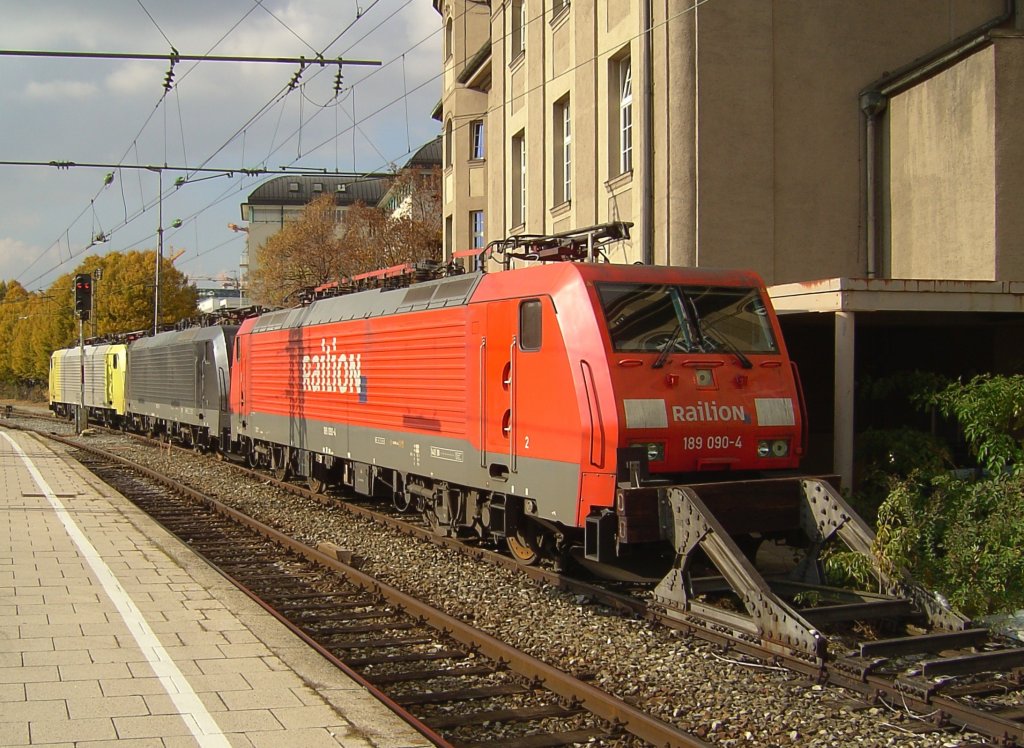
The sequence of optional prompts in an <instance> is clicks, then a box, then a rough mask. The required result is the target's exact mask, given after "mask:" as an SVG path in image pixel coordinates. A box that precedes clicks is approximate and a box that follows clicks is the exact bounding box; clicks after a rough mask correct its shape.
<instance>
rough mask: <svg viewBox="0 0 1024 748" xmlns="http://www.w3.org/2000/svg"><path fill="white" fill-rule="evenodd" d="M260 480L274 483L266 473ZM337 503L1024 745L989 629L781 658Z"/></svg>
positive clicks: (1012, 665) (868, 701) (360, 509)
mask: <svg viewBox="0 0 1024 748" xmlns="http://www.w3.org/2000/svg"><path fill="white" fill-rule="evenodd" d="M261 480H263V481H268V480H272V479H268V478H267V477H266V476H265V475H263V476H261ZM281 486H282V488H285V489H286V490H288V491H291V492H293V493H297V494H301V495H303V496H307V497H309V496H314V497H315V498H316V499H317V500H319V501H321V502H324V503H331V504H332V505H334V504H335V502H336V501H337V500H336V499H334V498H332V497H326V496H322V495H314V494H311V493H310V492H309V491H308V490H306V489H304V488H302V487H299V486H295V485H292V484H287V483H282V484H281ZM337 505H338V506H342V507H343V508H344V509H345V510H346V511H347V512H350V513H353V514H357V515H360V516H365V517H370V518H372V519H373V521H375V522H384V523H387V524H389V525H392V526H393V527H395V528H397V529H399V530H400V531H401V532H404V533H406V534H411V535H416V536H418V537H421V538H424V539H429V540H430V541H431V542H434V543H437V544H440V545H448V546H452V547H459V548H461V550H462V552H464V553H468V554H470V555H472V556H476V557H481V558H487V559H490V560H493V561H494V562H495V563H498V564H501V565H504V566H508V567H513V568H516V569H517V570H519V571H522V572H524V573H527V574H529V575H531V576H532V577H533V578H535V579H537V580H539V581H542V582H545V583H547V584H550V585H552V586H555V587H558V588H560V589H566V590H572V591H573V592H574V594H578V595H580V596H581V597H584V596H585V597H586V598H587V599H588V600H594V601H598V602H600V603H601V604H602V605H605V606H608V607H611V608H614V609H616V610H619V611H621V612H624V613H626V614H628V615H633V616H642V617H645V618H647V619H649V620H652V621H657V622H660V623H662V624H663V625H665V626H667V627H672V628H675V629H680V630H684V631H688V632H691V633H693V634H695V635H697V636H698V637H700V638H702V639H707V640H710V641H715V642H716V643H718V644H720V645H721V646H722V647H723V650H726V651H729V652H732V653H742V654H746V655H749V656H751V657H755V658H758V659H760V660H762V661H765V662H770V663H774V664H779V665H784V666H785V667H787V668H790V669H791V670H793V671H795V672H799V673H803V674H805V675H807V676H808V677H809V679H810V680H811V681H813V682H818V683H822V684H824V683H829V684H834V685H838V686H842V687H844V688H848V689H851V690H853V691H855V692H858V693H860V694H861V696H862V700H861V702H860V704H859V705H853V706H852V708H854V709H856V708H865V709H868V708H871V707H872V706H878V705H881V706H882V707H885V706H886V705H892V707H893V708H899V709H903V708H910V709H913V710H915V711H916V712H918V713H919V714H921V715H925V716H926V718H925V721H922V722H921V723H920V728H919V729H920V730H922V731H925V730H936V731H939V730H949V729H951V728H954V727H957V726H966V727H969V728H970V729H971V730H974V731H977V732H979V733H981V734H983V735H986V736H988V737H989V739H990V740H991V741H993V744H999V745H1008V746H1012V745H1021V744H1022V737H1021V736H1022V724H1024V709H1022V708H1021V702H1022V699H1021V690H1022V687H1024V677H1022V674H1024V671H1022V670H1021V669H1020V668H1021V657H1020V654H1021V653H1020V650H1019V648H1017V647H1015V646H1014V645H1013V643H1010V642H1006V641H1005V640H1001V639H999V638H998V637H993V636H992V635H991V634H989V632H987V631H984V630H968V631H966V632H960V633H958V634H945V633H942V632H936V633H931V634H923V633H921V632H917V633H916V634H915V635H911V636H901V637H893V638H890V639H884V638H883V639H879V638H877V637H876V638H862V640H860V641H857V640H854V639H850V638H847V639H845V640H841V639H840V638H839V637H836V641H837V642H841V646H837V647H834V648H833V650H832V651H831V652H830V656H829V658H828V659H827V660H826V661H825V662H824V663H819V664H810V663H807V662H806V661H804V660H803V659H801V658H799V657H794V658H790V659H787V658H786V657H784V656H780V654H779V653H778V652H765V651H762V650H759V648H758V647H756V646H754V645H752V644H750V643H746V642H743V641H737V640H735V638H733V637H731V636H729V635H728V632H719V631H715V630H714V629H713V628H712V627H709V626H707V625H706V622H702V621H699V620H693V621H681V620H679V619H678V618H677V617H673V616H665V615H662V612H661V611H659V609H658V607H657V606H652V605H649V604H648V603H647V601H645V600H644V599H643V598H642V597H638V596H637V595H635V594H623V593H622V592H620V591H618V590H616V589H614V588H607V587H602V586H599V585H595V584H588V583H586V582H581V581H579V580H575V579H571V578H567V577H565V576H563V575H560V574H558V573H556V572H554V571H553V570H551V569H543V568H536V567H529V568H523V567H520V566H519V565H518V564H516V563H515V562H514V561H512V560H511V559H509V558H508V557H504V556H500V555H499V554H494V553H492V552H489V551H487V550H486V549H483V548H479V547H469V548H466V547H464V546H461V544H459V543H457V542H456V541H454V540H452V539H449V538H443V537H439V536H437V535H435V534H433V533H432V532H431V530H430V529H429V528H427V527H423V526H416V525H415V524H414V523H410V522H407V521H404V520H401V519H395V518H387V517H382V516H381V513H380V512H377V511H374V510H372V509H371V508H369V507H366V506H356V505H353V504H349V503H345V502H340V503H338V504H337ZM845 612H846V613H849V612H850V611H845ZM890 615H893V616H895V613H892V612H891V611H890ZM842 617H843V616H840V618H842ZM824 623H827V622H826V621H823V624H824ZM879 630H881V629H879Z"/></svg>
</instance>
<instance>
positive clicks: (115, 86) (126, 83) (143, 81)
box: [104, 62, 161, 96]
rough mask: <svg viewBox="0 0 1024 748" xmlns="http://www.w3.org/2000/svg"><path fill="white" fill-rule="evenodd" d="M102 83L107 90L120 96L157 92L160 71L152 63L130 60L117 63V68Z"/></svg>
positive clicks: (159, 82)
mask: <svg viewBox="0 0 1024 748" xmlns="http://www.w3.org/2000/svg"><path fill="white" fill-rule="evenodd" d="M104 84H105V86H106V88H107V89H108V90H109V91H111V92H112V93H115V94H120V95H122V96H134V95H135V94H140V93H146V92H152V93H157V92H159V90H160V84H161V73H160V69H159V68H158V67H157V66H156V64H154V63H148V64H147V63H140V62H130V63H127V64H123V65H118V67H117V69H116V70H114V72H112V73H111V74H110V75H108V76H107V77H106V79H105V81H104Z"/></svg>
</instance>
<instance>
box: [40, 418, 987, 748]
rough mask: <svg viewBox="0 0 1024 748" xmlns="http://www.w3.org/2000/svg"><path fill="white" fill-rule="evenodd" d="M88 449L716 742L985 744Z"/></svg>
mask: <svg viewBox="0 0 1024 748" xmlns="http://www.w3.org/2000/svg"><path fill="white" fill-rule="evenodd" d="M33 427H37V428H38V427H39V426H35V425H33ZM59 427H60V422H55V421H54V420H53V419H47V420H46V426H45V427H44V428H46V429H49V430H53V431H63V430H64V429H63V428H59ZM88 438H89V440H90V441H91V442H92V443H94V444H96V445H97V446H100V447H106V448H116V449H115V451H116V452H117V453H118V454H120V455H122V456H123V457H125V458H126V459H129V460H132V461H134V462H137V463H139V464H142V465H145V466H147V467H149V468H151V469H154V470H157V471H159V472H162V473H164V474H166V475H168V476H170V477H172V478H174V479H176V480H178V481H181V482H183V483H186V484H189V485H193V486H195V487H196V488H197V489H199V490H202V491H204V492H205V493H208V494H210V495H212V496H214V497H216V498H217V499H218V500H220V501H222V502H224V503H225V504H228V505H229V506H233V507H235V508H237V509H239V510H240V511H243V512H245V513H247V514H249V515H251V516H253V517H255V518H256V519H258V520H260V521H261V522H264V523H266V524H269V525H272V526H274V527H277V528H278V529H280V530H282V531H284V532H287V533H289V534H292V535H294V536H295V537H297V538H299V539H301V540H302V541H303V542H306V543H308V544H310V545H314V546H315V545H316V544H317V543H319V542H330V543H334V544H335V545H338V546H340V547H342V548H345V549H348V550H351V551H352V552H354V553H356V554H358V555H360V556H362V557H363V558H365V559H366V563H365V565H364V566H363V567H362V568H363V569H364V570H365V571H367V572H368V573H370V574H373V575H375V576H377V577H379V578H380V579H381V580H383V581H385V582H387V583H388V584H391V585H393V586H395V587H398V588H400V589H402V590H404V591H406V592H408V593H410V594H415V595H416V596H418V597H420V598H422V599H426V600H428V601H429V602H430V603H431V604H433V605H434V606H436V607H438V608H440V609H442V610H444V611H445V612H447V613H448V614H449V615H452V616H456V617H459V618H462V619H464V620H468V621H471V622H472V623H473V625H475V626H478V627H480V628H482V629H484V630H485V631H488V632H489V633H490V634H492V635H493V636H495V637H498V638H500V639H502V640H504V641H507V642H509V643H510V644H512V645H514V646H516V647H519V648H520V649H523V650H525V651H527V652H529V653H530V654H532V655H533V656H535V657H537V658H539V659H542V660H544V661H546V662H549V663H550V664H552V665H554V666H556V667H559V668H562V669H564V670H566V671H568V672H572V673H574V674H576V675H578V676H582V677H584V678H587V679H589V680H590V681H591V682H592V683H593V684H594V685H596V686H598V687H600V688H603V689H605V690H607V691H609V692H611V693H614V694H616V695H617V696H619V697H620V698H622V699H624V700H626V701H627V702H629V703H632V704H635V705H637V706H638V707H640V708H643V709H645V710H647V711H649V712H651V713H653V714H656V715H657V716H658V717H660V718H661V719H664V720H666V721H668V722H670V723H673V724H675V725H677V726H679V727H681V728H683V729H685V730H687V731H689V732H691V733H693V734H696V735H698V736H700V737H701V738H703V739H704V740H706V741H708V742H709V743H712V744H715V745H721V746H812V747H825V746H829V747H830V748H831V747H835V748H840V747H842V748H845V747H846V746H871V747H881V746H928V747H936V748H942V747H946V746H950V747H952V746H966V745H975V744H978V743H979V742H980V739H979V738H978V736H976V735H972V734H966V733H964V734H961V733H958V732H953V731H940V732H930V733H925V734H918V731H919V730H921V729H922V728H923V727H926V725H927V723H926V722H925V721H924V720H922V719H921V718H920V717H916V716H913V715H911V714H909V713H908V712H906V711H905V710H903V709H902V708H899V707H898V706H894V705H893V706H891V705H885V704H883V705H879V706H872V707H870V708H863V705H862V704H861V705H860V708H858V706H856V705H857V703H858V697H857V695H856V694H854V693H852V692H849V691H845V690H843V689H839V688H835V687H831V686H821V685H817V684H813V683H811V682H809V681H808V680H807V678H805V677H803V676H800V675H798V674H795V673H792V672H789V671H786V670H782V669H779V668H774V667H766V666H764V665H763V664H761V663H755V662H741V661H739V660H738V659H736V658H735V657H731V656H728V655H723V654H722V653H721V652H720V650H719V648H717V647H715V646H714V645H712V644H710V643H707V642H702V641H700V640H698V639H694V638H692V637H688V636H686V635H683V634H680V633H679V632H673V631H670V630H667V629H664V628H661V627H658V626H656V625H654V624H650V623H648V622H645V621H640V620H633V619H628V618H623V617H621V616H619V615H617V614H616V613H614V612H612V611H610V610H608V609H606V608H604V607H602V606H600V605H595V604H587V603H582V602H581V601H580V600H579V599H578V598H577V597H576V596H575V595H572V594H570V593H565V592H561V591H558V590H555V589H551V588H548V587H540V586H538V585H537V584H535V583H534V582H531V581H530V580H529V579H527V578H526V577H525V576H523V575H519V574H516V573H515V572H514V571H510V570H504V569H499V568H495V567H493V566H490V565H488V564H487V563H485V562H482V561H475V560H473V559H471V558H468V557H467V556H465V555H462V554H459V553H457V552H455V551H451V550H448V549H445V548H440V547H438V546H435V545H433V544H430V543H426V542H422V541H418V540H415V539H412V538H409V537H408V536H405V535H402V534H399V533H396V532H393V531H390V530H388V529H386V528H383V527H381V526H380V525H378V524H375V523H372V522H369V521H366V520H362V519H360V518H357V517H354V516H352V515H349V514H348V513H346V512H344V511H341V510H338V509H334V508H330V507H327V506H324V505H321V504H320V503H318V502H315V501H310V500H306V499H304V498H301V497H296V496H292V495H289V494H287V493H284V492H282V491H280V490H277V489H276V488H275V487H274V486H272V485H271V484H270V483H269V482H265V481H259V480H252V479H249V478H243V477H239V474H238V473H237V472H236V471H234V470H232V469H231V468H230V466H228V465H225V464H223V463H220V462H217V461H215V460H213V459H211V458H210V457H207V456H201V455H192V454H188V453H182V452H176V451H171V452H169V451H167V450H157V449H153V448H150V447H146V446H142V445H138V444H135V443H132V442H131V441H130V440H128V439H127V438H124V437H120V436H117V435H107V434H103V433H100V432H95V433H92V434H91V435H88ZM626 744H629V741H628V740H627V741H623V745H626Z"/></svg>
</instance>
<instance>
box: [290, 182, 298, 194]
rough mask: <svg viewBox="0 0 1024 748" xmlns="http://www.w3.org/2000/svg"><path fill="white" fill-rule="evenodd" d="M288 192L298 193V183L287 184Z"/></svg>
mask: <svg viewBox="0 0 1024 748" xmlns="http://www.w3.org/2000/svg"><path fill="white" fill-rule="evenodd" d="M288 191H289V192H298V191H299V183H298V182H289V183H288Z"/></svg>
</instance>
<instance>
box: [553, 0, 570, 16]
mask: <svg viewBox="0 0 1024 748" xmlns="http://www.w3.org/2000/svg"><path fill="white" fill-rule="evenodd" d="M568 7H569V0H552V3H551V17H552V18H554V17H555V16H557V15H558V14H559V13H561V12H562V11H563V10H565V9H566V8H568Z"/></svg>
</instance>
